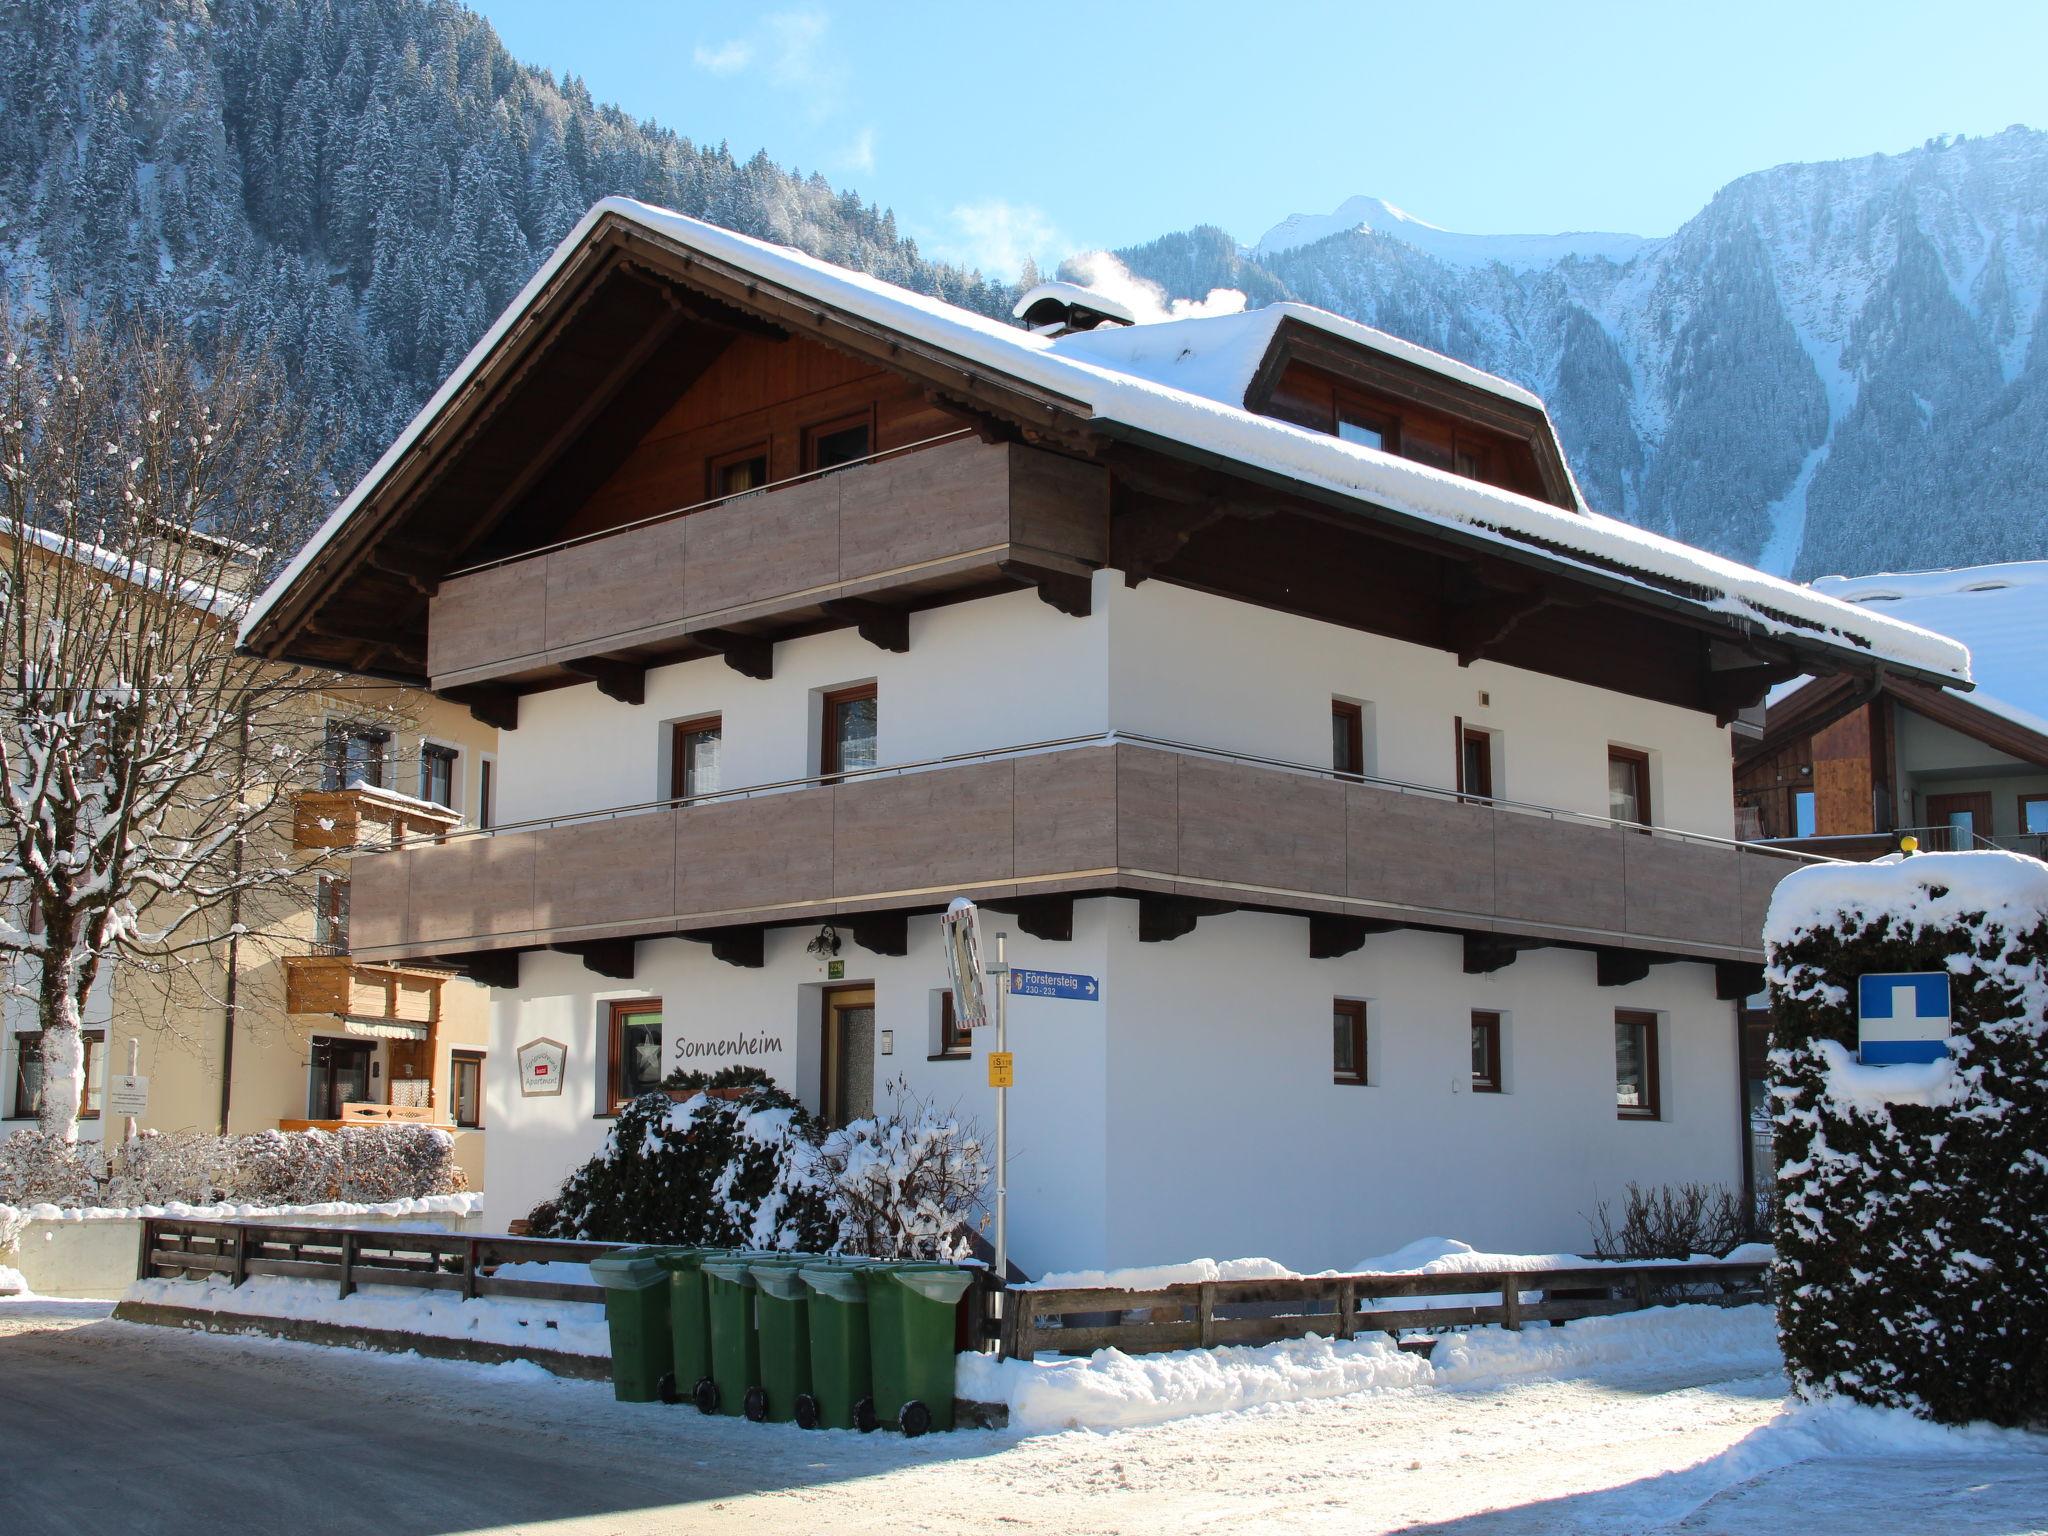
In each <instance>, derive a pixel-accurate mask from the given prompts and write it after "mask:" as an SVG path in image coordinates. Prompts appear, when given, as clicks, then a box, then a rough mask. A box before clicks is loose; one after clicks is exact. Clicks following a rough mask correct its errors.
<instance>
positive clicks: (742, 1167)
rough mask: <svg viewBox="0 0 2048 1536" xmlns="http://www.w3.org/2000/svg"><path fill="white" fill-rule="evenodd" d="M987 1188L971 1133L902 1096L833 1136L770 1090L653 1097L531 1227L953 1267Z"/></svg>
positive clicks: (624, 1116) (547, 1232)
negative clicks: (677, 1099)
mask: <svg viewBox="0 0 2048 1536" xmlns="http://www.w3.org/2000/svg"><path fill="white" fill-rule="evenodd" d="M727 1091H732V1090H727ZM987 1182H988V1165H987V1160H986V1159H985V1158H984V1157H983V1155H982V1148H981V1141H980V1139H979V1137H977V1136H976V1135H975V1134H974V1132H973V1129H972V1127H969V1126H963V1125H962V1124H961V1123H960V1122H959V1121H957V1120H954V1119H951V1118H948V1117H944V1116H941V1115H937V1114H934V1113H933V1112H932V1111H931V1110H930V1109H929V1108H928V1107H927V1106H926V1105H924V1104H923V1103H921V1102H919V1101H918V1100H917V1099H915V1098H914V1097H913V1096H911V1095H910V1094H909V1093H908V1092H907V1091H906V1090H904V1089H903V1087H902V1085H901V1084H898V1085H896V1090H895V1104H894V1107H893V1108H892V1109H890V1110H889V1111H888V1112H887V1113H885V1114H883V1115H880V1116H878V1117H876V1118H874V1119H869V1120H857V1121H855V1122H853V1123H852V1124H851V1125H848V1126H846V1127H844V1128H843V1129H840V1130H836V1131H833V1132H831V1133H829V1134H826V1133H825V1132H824V1131H823V1130H822V1128H821V1127H820V1126H819V1125H818V1124H817V1122H816V1121H814V1120H812V1119H811V1117H810V1116H809V1115H807V1114H806V1113H805V1112H804V1110H803V1109H802V1107H801V1106H799V1105H798V1104H797V1102H796V1101H795V1100H794V1099H792V1098H790V1097H789V1095H788V1094H786V1093H783V1092H782V1091H781V1090H780V1089H777V1088H773V1087H749V1088H746V1089H744V1091H743V1092H741V1093H740V1095H739V1096H738V1097H736V1098H723V1097H718V1096H716V1095H714V1094H711V1093H700V1094H699V1095H698V1096H696V1097H694V1098H691V1099H688V1100H685V1101H684V1102H683V1103H680V1104H677V1103H674V1102H672V1101H671V1100H670V1099H669V1098H668V1097H667V1095H665V1094H658V1093H655V1094H646V1095H644V1096H642V1097H641V1098H638V1099H635V1100H634V1101H633V1102H632V1103H630V1104H628V1105H626V1106H625V1107H624V1108H623V1109H622V1110H620V1112H619V1118H618V1120H617V1121H616V1122H615V1123H614V1124H613V1126H612V1132H611V1135H610V1136H609V1137H608V1138H606V1141H605V1145H604V1148H603V1150H602V1151H600V1152H599V1153H598V1155H597V1156H596V1157H593V1158H592V1159H591V1160H590V1161H589V1162H588V1163H586V1164H584V1165H583V1167H581V1168H579V1169H578V1170H577V1171H576V1172H575V1173H573V1174H571V1175H570V1176H569V1179H568V1181H567V1182H566V1183H565V1184H563V1186H562V1191H561V1193H560V1194H558V1195H557V1196H556V1197H555V1198H554V1199H553V1200H550V1201H547V1202H545V1203H544V1204H542V1205H540V1206H537V1207H536V1208H535V1209H534V1211H533V1214H532V1215H531V1216H530V1217H528V1221H529V1223H530V1226H531V1230H532V1231H533V1233H534V1235H535V1236H539V1237H574V1238H584V1239H593V1240H597V1241H606V1242H628V1243H690V1244H702V1245H704V1246H707V1247H714V1248H781V1249H803V1250H808V1251H817V1252H823V1251H832V1252H843V1253H861V1254H868V1255H872V1256H874V1257H878V1258H949V1259H950V1258H960V1257H962V1256H964V1254H965V1250H966V1241H965V1239H966V1232H967V1229H968V1227H969V1226H970V1225H971V1223H972V1221H973V1218H974V1216H975V1215H976V1213H978V1212H979V1211H980V1209H981V1203H982V1201H981V1196H982V1191H983V1189H984V1187H985V1186H986V1184H987Z"/></svg>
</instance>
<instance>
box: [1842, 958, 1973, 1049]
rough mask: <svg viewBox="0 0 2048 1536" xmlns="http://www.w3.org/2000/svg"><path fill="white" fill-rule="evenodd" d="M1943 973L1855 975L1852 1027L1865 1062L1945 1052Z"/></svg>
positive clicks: (1946, 1016)
mask: <svg viewBox="0 0 2048 1536" xmlns="http://www.w3.org/2000/svg"><path fill="white" fill-rule="evenodd" d="M1949 1022H1950V1020H1949V995H1948V972H1946V971H1879V972H1873V973H1872V974H1870V975H1868V976H1859V977H1857V978H1856V1032H1857V1041H1856V1043H1857V1046H1858V1048H1859V1054H1860V1056H1861V1058H1862V1061H1863V1063H1864V1065H1865V1066H1884V1067H1889V1066H1897V1065H1899V1064H1901V1063H1903V1062H1913V1061H1940V1060H1941V1059H1942V1058H1943V1057H1945V1056H1947V1055H1948V1035H1949Z"/></svg>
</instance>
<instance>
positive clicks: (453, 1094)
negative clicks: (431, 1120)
mask: <svg viewBox="0 0 2048 1536" xmlns="http://www.w3.org/2000/svg"><path fill="white" fill-rule="evenodd" d="M448 1078H449V1082H448V1102H449V1104H450V1105H452V1106H453V1107H454V1110H455V1123H456V1124H457V1125H459V1126H461V1127H462V1128H463V1129H464V1130H468V1131H475V1130H481V1129H482V1128H483V1123H484V1057H483V1052H481V1051H454V1052H451V1053H450V1055H449V1057H448Z"/></svg>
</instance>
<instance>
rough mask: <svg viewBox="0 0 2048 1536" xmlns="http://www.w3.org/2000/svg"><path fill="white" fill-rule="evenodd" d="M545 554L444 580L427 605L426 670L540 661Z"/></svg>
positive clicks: (440, 672)
mask: <svg viewBox="0 0 2048 1536" xmlns="http://www.w3.org/2000/svg"><path fill="white" fill-rule="evenodd" d="M547 597H548V592H547V576H546V564H545V557H539V558H535V559H532V560H521V561H518V562H516V563H514V564H512V565H501V566H497V567H494V568H493V569H491V570H488V571H477V572H475V573H474V574H472V575H468V576H458V577H456V578H455V579H453V580H452V581H444V582H443V583H441V589H440V591H438V592H437V593H436V594H435V595H434V596H433V598H432V599H431V600H430V601H429V603H428V606H427V674H428V676H430V677H435V678H440V677H447V676H451V675H453V674H456V673H460V672H465V671H468V670H471V669H473V668H476V667H481V666H486V665H494V664H495V665H499V666H505V667H510V666H514V665H518V664H523V663H532V662H538V661H539V660H540V659H541V657H542V654H543V653H544V652H545V651H546V650H547Z"/></svg>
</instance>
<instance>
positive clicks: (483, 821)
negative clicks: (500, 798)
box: [476, 756, 498, 831]
mask: <svg viewBox="0 0 2048 1536" xmlns="http://www.w3.org/2000/svg"><path fill="white" fill-rule="evenodd" d="M497 768H498V765H497V763H495V762H494V761H492V760H491V759H490V758H488V757H481V756H480V757H478V758H477V760H476V824H477V827H478V829H479V830H482V831H489V830H490V826H491V823H492V821H494V820H495V819H496V817H497V809H498V808H497V806H496V804H495V803H494V802H495V801H496V799H497V789H498V785H497V778H498V773H497Z"/></svg>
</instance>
